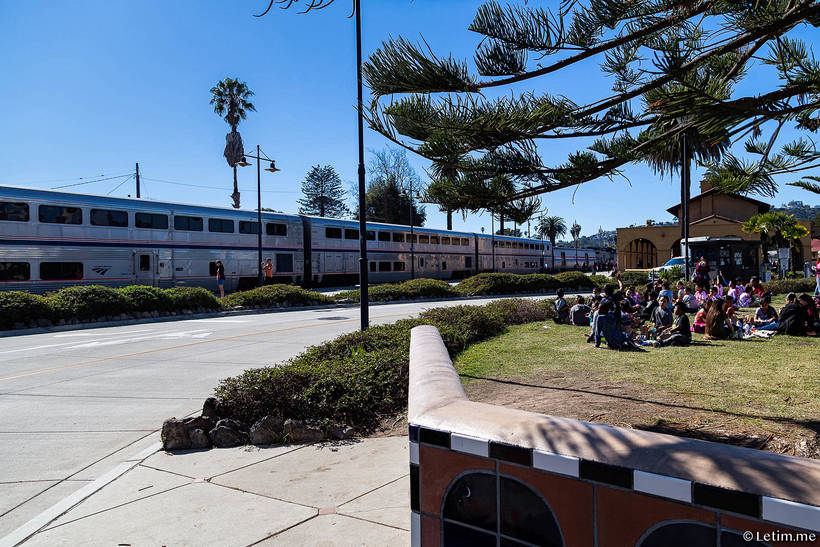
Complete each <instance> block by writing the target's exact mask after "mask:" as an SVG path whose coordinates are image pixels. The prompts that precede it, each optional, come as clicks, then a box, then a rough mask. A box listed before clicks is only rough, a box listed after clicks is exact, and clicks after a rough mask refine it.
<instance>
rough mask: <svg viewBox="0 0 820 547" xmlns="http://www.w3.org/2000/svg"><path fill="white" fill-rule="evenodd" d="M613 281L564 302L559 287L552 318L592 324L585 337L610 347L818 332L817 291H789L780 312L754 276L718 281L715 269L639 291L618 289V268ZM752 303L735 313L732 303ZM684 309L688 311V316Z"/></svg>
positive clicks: (620, 284) (819, 301) (819, 305)
mask: <svg viewBox="0 0 820 547" xmlns="http://www.w3.org/2000/svg"><path fill="white" fill-rule="evenodd" d="M616 279H617V281H618V287H617V288H616V286H615V285H614V284H611V283H610V284H607V285H605V286H604V289H603V292H602V291H601V290H600V289H598V288H595V289H593V294H592V296H590V297H589V298H584V297H583V296H580V295H579V296H576V297H575V302H574V305H572V306H570V305H569V304H568V303H567V301H566V299H565V298H564V291H563V290H561V289H559V290H558V292H557V298H556V300H555V304H554V306H555V321H556V323H564V324H570V325H576V326H584V327H592V331H591V332H590V333H589V335H588V336H587V342H595V346H596V347H600V345H601V342H602V341H605V342H606V344H607V346H609V347H610V348H613V349H622V348H634V347H638V346H655V347H664V346H687V345H689V344H690V343H691V341H692V333H699V334H703V335H704V337H705V338H706V339H708V340H726V339H730V338H736V339H743V338H748V337H751V336H763V337H768V336H770V335H772V334H774V333H780V334H788V335H792V336H802V335H806V334H809V335H814V334H815V333H817V332H820V296H815V297H814V298H813V299H812V298H811V297H810V296H809V295H807V294H801V295H800V296H797V295H795V294H794V293H789V295H788V296H787V297H786V305H785V306H784V307H783V308H782V309H781V310H780V313H779V314H778V312H777V311H776V310H775V309H774V307H773V306H772V305H771V295H770V294H769V293H767V292H766V290H765V289H764V288H763V286H762V285H761V284H760V281H759V279H758V278H756V277H753V278H752V279H751V280H750V281H749V283H748V284H746V285H743V284H742V283H740V282H738V281H735V280H732V281H730V282H729V283H724V282H723V276H722V275H718V277H717V278H716V279H715V281H714V283H712V284H711V285H709V286H708V290H707V287H705V286H703V285H700V286H696V288H695V290H694V291H693V290H692V288H691V286H688V285H686V284H685V283H683V282H681V281H679V282H678V283H677V285H676V287H675V291H674V292H673V290H672V288H671V285H670V283H669V282H667V281H660V280H659V281H656V282H655V283H647V285H646V287H645V289H644V290H643V292H641V291H638V289H637V288H636V287H634V286H632V287H629V288H628V289H626V290H624V285H623V282H622V281H621V279H620V274H618V275H617V276H616ZM750 307H757V309H756V310H755V311H754V313H753V314H751V315H746V316H744V317H741V316H740V315H739V314H738V313H737V311H738V308H750ZM688 314H694V317H693V319H692V320H691V321H690V318H689V315H688Z"/></svg>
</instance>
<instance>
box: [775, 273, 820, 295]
mask: <svg viewBox="0 0 820 547" xmlns="http://www.w3.org/2000/svg"><path fill="white" fill-rule="evenodd" d="M762 285H763V288H765V289H766V290H767V291H769V292H771V293H772V294H786V293H790V292H793V293H797V294H800V293H804V292H805V293H809V294H814V289H815V287H816V286H817V284H816V282H815V280H814V278H813V277H803V278H800V279H775V280H773V281H767V282H766V283H762Z"/></svg>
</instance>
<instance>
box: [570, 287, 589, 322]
mask: <svg viewBox="0 0 820 547" xmlns="http://www.w3.org/2000/svg"><path fill="white" fill-rule="evenodd" d="M590 311H591V309H590V307H589V306H587V305H586V304H585V303H584V297H583V296H581V295H578V296H576V297H575V305H574V306H572V308H570V310H569V323H570V325H575V326H576V327H588V326H589V314H590Z"/></svg>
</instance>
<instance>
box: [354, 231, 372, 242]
mask: <svg viewBox="0 0 820 547" xmlns="http://www.w3.org/2000/svg"><path fill="white" fill-rule="evenodd" d="M357 237H358V236H357ZM364 237H365V239H367V241H376V232H374V231H373V230H368V231H366V232H365V233H364Z"/></svg>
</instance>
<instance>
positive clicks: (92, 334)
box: [54, 329, 154, 338]
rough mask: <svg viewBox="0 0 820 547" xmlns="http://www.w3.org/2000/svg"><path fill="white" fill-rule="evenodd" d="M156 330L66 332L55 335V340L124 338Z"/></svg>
mask: <svg viewBox="0 0 820 547" xmlns="http://www.w3.org/2000/svg"><path fill="white" fill-rule="evenodd" d="M153 330H154V329H140V330H129V331H127V332H66V333H63V334H55V335H54V338H68V337H70V336H122V335H123V334H135V333H137V332H151V331H153Z"/></svg>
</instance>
